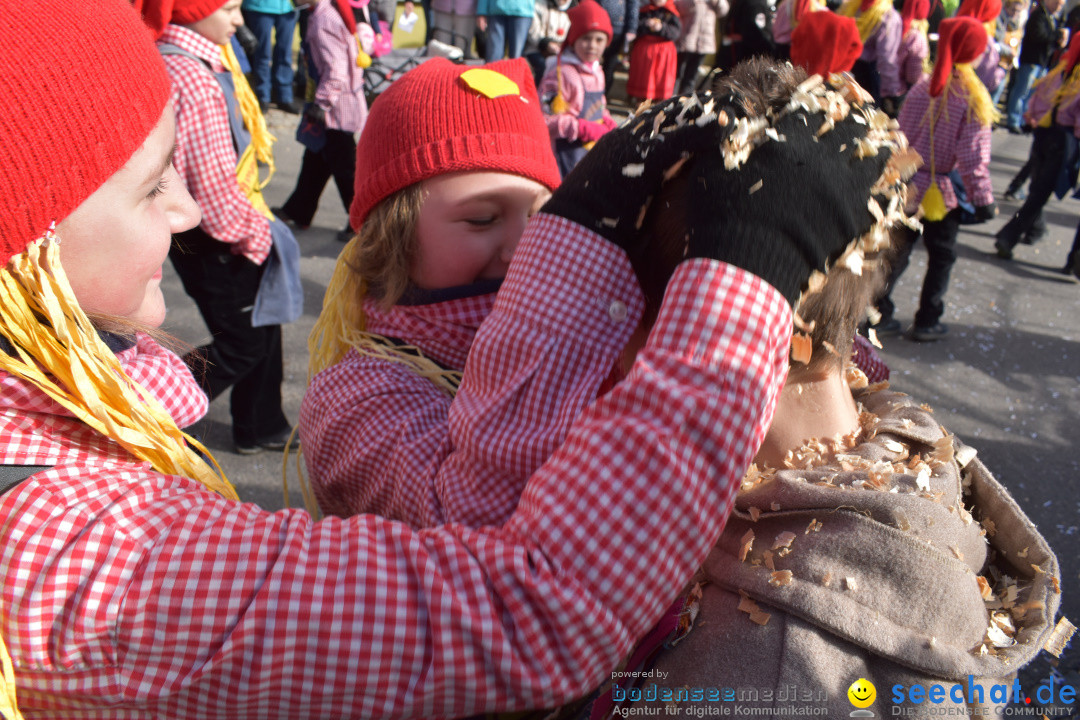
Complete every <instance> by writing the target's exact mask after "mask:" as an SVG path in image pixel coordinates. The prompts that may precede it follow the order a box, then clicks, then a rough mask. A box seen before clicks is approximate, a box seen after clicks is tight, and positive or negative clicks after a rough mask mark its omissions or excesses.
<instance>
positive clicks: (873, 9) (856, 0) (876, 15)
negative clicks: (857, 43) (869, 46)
mask: <svg viewBox="0 0 1080 720" xmlns="http://www.w3.org/2000/svg"><path fill="white" fill-rule="evenodd" d="M861 5H862V0H846V1H845V2H844V4H843V5H841V6H840V13H839V14H840V15H846V16H847V17H851V18H855V25H856V26H857V27H858V28H859V39H860V40H862V41H863V42H866V39H867V38H868V37H870V36H871V35H873V34H874V30H877V26H878V25H879V24H881V20H882V18H884V17H885V13H886V12H888V11H889V10H890V9H891V8H892V6H893V4H892V0H875V2H874V4H873V5H871V6H870V8H869V9H868V10H866V11H865V12H863V13H862V14H860V13H859V7H860V6H861Z"/></svg>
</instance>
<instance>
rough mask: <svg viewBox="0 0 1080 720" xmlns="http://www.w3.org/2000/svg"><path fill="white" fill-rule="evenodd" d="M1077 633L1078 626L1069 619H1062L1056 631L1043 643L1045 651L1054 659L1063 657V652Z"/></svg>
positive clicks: (1056, 626) (1055, 628)
mask: <svg viewBox="0 0 1080 720" xmlns="http://www.w3.org/2000/svg"><path fill="white" fill-rule="evenodd" d="M1074 632H1076V626H1075V625H1073V624H1072V623H1071V622H1069V619H1068V618H1061V619H1060V620H1058V623H1057V625H1055V626H1054V631H1053V632H1051V633H1050V637H1048V638H1047V639H1046V642H1045V643H1043V649H1044V650H1046V652H1048V653H1050V654H1051V655H1053V656H1054V657H1061V652H1062V650H1064V649H1065V646H1066V645H1068V644H1069V638H1071V637H1072V636H1073V633H1074Z"/></svg>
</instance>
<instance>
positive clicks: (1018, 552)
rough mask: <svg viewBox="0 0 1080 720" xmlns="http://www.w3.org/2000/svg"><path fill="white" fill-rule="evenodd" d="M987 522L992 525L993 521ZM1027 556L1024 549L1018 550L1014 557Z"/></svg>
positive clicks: (1026, 550) (1026, 551)
mask: <svg viewBox="0 0 1080 720" xmlns="http://www.w3.org/2000/svg"><path fill="white" fill-rule="evenodd" d="M987 522H990V523H992V522H994V521H993V520H987ZM1027 555H1028V548H1024V549H1023V550H1018V551H1017V553H1016V557H1022V558H1026V557H1027Z"/></svg>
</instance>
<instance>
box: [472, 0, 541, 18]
mask: <svg viewBox="0 0 1080 720" xmlns="http://www.w3.org/2000/svg"><path fill="white" fill-rule="evenodd" d="M535 9H536V3H535V2H534V0H478V1H477V3H476V14H477V15H510V16H511V17H528V18H531V17H532V16H533V11H534V10H535Z"/></svg>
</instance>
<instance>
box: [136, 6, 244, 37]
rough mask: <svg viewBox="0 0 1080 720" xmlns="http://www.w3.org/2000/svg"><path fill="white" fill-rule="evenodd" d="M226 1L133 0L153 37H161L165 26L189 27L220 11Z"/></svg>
mask: <svg viewBox="0 0 1080 720" xmlns="http://www.w3.org/2000/svg"><path fill="white" fill-rule="evenodd" d="M226 1H227V0H134V3H135V9H136V10H138V11H139V12H140V13H142V16H143V21H144V22H145V23H146V24H147V25H149V26H150V29H151V30H153V31H154V37H161V33H163V32H165V26H166V25H168V24H169V23H173V24H174V25H189V24H191V23H193V22H198V21H200V20H202V19H203V18H205V17H207V16H209V15H212V14H213V13H215V12H217V11H218V10H219V9H221V8H222V7H223V6H224V5H225V3H226Z"/></svg>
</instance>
